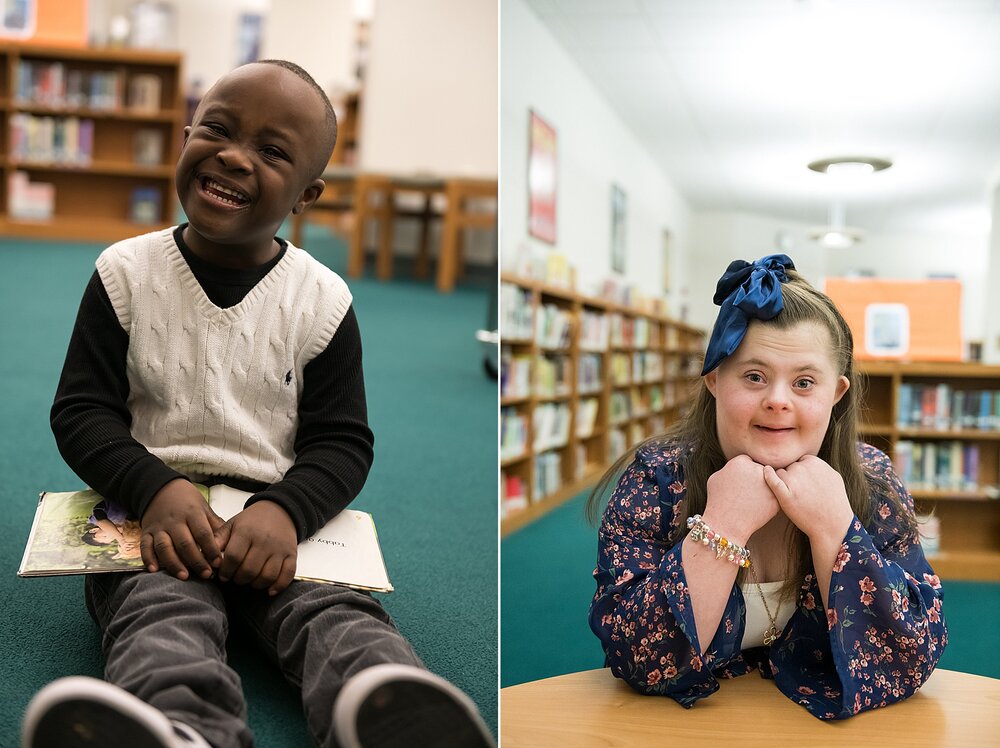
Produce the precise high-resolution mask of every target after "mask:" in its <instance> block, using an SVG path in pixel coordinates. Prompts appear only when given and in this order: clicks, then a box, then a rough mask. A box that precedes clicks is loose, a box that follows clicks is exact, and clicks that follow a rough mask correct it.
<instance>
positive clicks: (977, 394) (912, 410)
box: [896, 382, 1000, 431]
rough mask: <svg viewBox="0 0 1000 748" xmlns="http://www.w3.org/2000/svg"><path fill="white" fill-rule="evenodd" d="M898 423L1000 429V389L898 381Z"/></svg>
mask: <svg viewBox="0 0 1000 748" xmlns="http://www.w3.org/2000/svg"><path fill="white" fill-rule="evenodd" d="M896 425H897V426H899V427H900V428H930V429H937V430H941V431H944V430H949V429H955V430H957V429H978V430H988V431H996V430H1000V390H959V389H954V388H952V387H951V386H950V385H948V384H946V383H944V382H942V383H940V384H912V383H909V382H903V383H902V384H900V385H899V400H898V401H897V403H896Z"/></svg>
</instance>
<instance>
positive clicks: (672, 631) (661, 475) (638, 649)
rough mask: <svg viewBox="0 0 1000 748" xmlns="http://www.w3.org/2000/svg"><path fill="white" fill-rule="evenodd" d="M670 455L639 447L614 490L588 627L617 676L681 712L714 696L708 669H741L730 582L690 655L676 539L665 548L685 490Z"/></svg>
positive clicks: (692, 632)
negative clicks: (710, 631)
mask: <svg viewBox="0 0 1000 748" xmlns="http://www.w3.org/2000/svg"><path fill="white" fill-rule="evenodd" d="M676 458H677V450H676V448H667V449H663V448H655V447H647V448H644V449H642V450H640V451H639V452H638V453H637V454H636V457H635V460H634V461H633V462H632V463H631V464H630V465H629V467H628V468H627V469H626V470H625V472H624V473H623V475H622V477H621V479H620V481H619V483H618V485H617V487H616V489H615V490H614V492H613V494H612V496H611V499H610V502H609V504H608V507H607V510H606V511H605V513H604V519H603V521H602V523H601V528H600V532H599V535H598V563H597V568H596V569H595V571H594V578H595V580H596V581H597V593H596V595H595V597H594V600H593V603H592V605H591V608H590V627H591V629H593V631H594V633H595V634H596V635H597V636H598V638H600V640H601V644H602V645H603V647H604V652H605V658H606V665H607V666H608V667H610V668H611V671H612V673H613V674H614V675H615V676H616V677H618V678H622V679H623V680H625V681H626V682H627V683H628V684H629V685H630V686H632V688H634V689H636V690H637V691H640V692H641V693H646V694H663V695H668V696H671V697H672V698H674V699H675V700H676V701H678V702H679V703H680V704H682V705H684V706H688V707H690V706H691V705H692V704H694V702H695V701H697V700H698V699H700V698H704V697H706V696H709V695H711V694H712V693H714V692H715V691H716V690H718V688H719V684H718V681H717V680H716V677H715V675H714V674H713V670H715V669H717V668H720V667H723V666H726V665H728V666H729V667H728V669H727V671H726V675H727V676H735V675H739V674H741V673H742V672H746V671H748V670H749V669H750V668H749V667H748V666H747V665H746V664H745V663H744V662H743V660H742V658H741V657H740V653H739V642H740V640H741V638H742V635H743V631H742V629H743V621H744V611H743V600H742V596H741V595H740V593H739V591H738V589H737V587H736V586H735V585H734V586H733V590H732V591H731V593H730V596H729V600H728V602H727V604H726V610H725V612H724V613H723V617H722V620H721V621H720V623H719V628H718V631H717V633H716V635H715V638H714V639H713V641H712V642H711V644H710V646H709V647H708V650H707V651H706V652H705V655H704V656H703V657H702V656H701V655H699V654H698V653H699V651H700V649H701V648H700V647H699V646H698V641H697V633H696V628H695V622H694V615H693V613H692V610H691V604H690V599H689V595H688V587H687V582H686V580H685V577H684V568H683V566H682V558H681V543H680V542H678V543H676V544H670V542H669V537H670V535H671V534H672V533H673V531H674V530H675V529H676V527H677V525H678V523H679V516H680V515H679V513H680V508H681V502H682V501H683V499H684V493H685V484H684V482H683V478H682V475H681V471H680V468H679V466H678V465H677V460H676Z"/></svg>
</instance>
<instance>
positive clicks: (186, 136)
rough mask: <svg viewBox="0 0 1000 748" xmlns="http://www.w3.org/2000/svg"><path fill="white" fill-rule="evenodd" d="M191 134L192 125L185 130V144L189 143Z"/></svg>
mask: <svg viewBox="0 0 1000 748" xmlns="http://www.w3.org/2000/svg"><path fill="white" fill-rule="evenodd" d="M190 134H191V125H187V126H185V128H184V142H185V143H187V142H188V135H190Z"/></svg>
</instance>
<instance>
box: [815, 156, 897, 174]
mask: <svg viewBox="0 0 1000 748" xmlns="http://www.w3.org/2000/svg"><path fill="white" fill-rule="evenodd" d="M890 166H892V161H890V160H888V159H885V158H874V157H872V156H837V157H835V158H821V159H819V160H818V161H813V162H812V163H810V164H809V168H810V169H812V170H813V171H818V172H819V173H821V174H830V175H837V176H841V175H843V176H858V175H864V174H874V173H875V172H876V171H883V170H885V169H888V168H889V167H890Z"/></svg>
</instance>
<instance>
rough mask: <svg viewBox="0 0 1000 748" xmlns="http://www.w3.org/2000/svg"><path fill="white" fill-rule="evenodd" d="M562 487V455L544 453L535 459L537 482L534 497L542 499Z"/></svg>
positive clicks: (535, 482) (534, 487) (535, 481)
mask: <svg viewBox="0 0 1000 748" xmlns="http://www.w3.org/2000/svg"><path fill="white" fill-rule="evenodd" d="M561 487H562V455H560V454H559V453H558V452H543V453H542V454H540V455H538V456H537V457H536V458H535V480H534V485H533V486H532V488H533V492H532V496H535V497H536V499H537V498H542V497H545V496H548V495H549V494H552V493H555V492H556V491H558V490H559V489H560V488H561Z"/></svg>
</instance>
